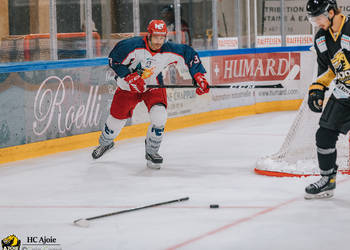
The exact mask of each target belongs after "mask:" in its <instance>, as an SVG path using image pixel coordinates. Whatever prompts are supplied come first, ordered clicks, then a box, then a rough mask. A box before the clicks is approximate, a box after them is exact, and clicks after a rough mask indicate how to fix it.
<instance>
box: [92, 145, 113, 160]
mask: <svg viewBox="0 0 350 250" xmlns="http://www.w3.org/2000/svg"><path fill="white" fill-rule="evenodd" d="M113 146H114V142H113V141H112V142H111V143H110V144H108V145H106V146H103V145H98V147H97V148H95V149H94V151H92V158H94V159H98V158H100V157H101V156H102V155H103V154H104V153H106V152H107V151H108V150H110V149H111V148H113Z"/></svg>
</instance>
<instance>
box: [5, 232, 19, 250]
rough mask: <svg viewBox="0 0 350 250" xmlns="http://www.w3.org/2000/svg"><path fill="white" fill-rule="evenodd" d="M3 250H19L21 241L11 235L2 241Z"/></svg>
mask: <svg viewBox="0 0 350 250" xmlns="http://www.w3.org/2000/svg"><path fill="white" fill-rule="evenodd" d="M1 246H2V250H19V249H20V247H21V241H20V240H19V239H18V238H17V237H16V236H15V235H14V234H12V235H10V236H8V237H6V238H5V239H3V240H2V241H1Z"/></svg>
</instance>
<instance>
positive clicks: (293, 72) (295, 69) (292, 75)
mask: <svg viewBox="0 0 350 250" xmlns="http://www.w3.org/2000/svg"><path fill="white" fill-rule="evenodd" d="M299 71H300V66H299V65H296V64H295V65H294V66H293V68H292V69H291V70H290V71H289V73H288V75H287V76H286V78H284V79H283V81H282V83H278V84H271V85H254V84H250V85H239V84H230V85H209V88H220V89H221V88H237V89H258V88H270V89H275V88H284V87H283V85H285V84H286V83H287V82H288V81H289V80H292V79H294V78H295V77H296V76H297V74H298V73H299ZM147 88H198V86H196V85H147Z"/></svg>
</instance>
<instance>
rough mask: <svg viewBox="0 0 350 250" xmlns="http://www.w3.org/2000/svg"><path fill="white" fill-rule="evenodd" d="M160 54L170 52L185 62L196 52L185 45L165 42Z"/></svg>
mask: <svg viewBox="0 0 350 250" xmlns="http://www.w3.org/2000/svg"><path fill="white" fill-rule="evenodd" d="M162 52H172V53H174V54H178V55H180V56H182V57H183V58H184V59H185V60H188V59H190V58H192V57H193V55H194V54H196V51H195V50H194V49H193V48H192V47H190V46H188V45H187V44H178V43H173V42H166V43H164V45H163V48H162Z"/></svg>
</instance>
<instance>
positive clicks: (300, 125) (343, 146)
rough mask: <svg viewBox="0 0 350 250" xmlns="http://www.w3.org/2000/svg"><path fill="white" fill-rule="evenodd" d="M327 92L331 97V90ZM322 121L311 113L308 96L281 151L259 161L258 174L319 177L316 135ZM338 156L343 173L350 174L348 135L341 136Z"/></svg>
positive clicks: (318, 114)
mask: <svg viewBox="0 0 350 250" xmlns="http://www.w3.org/2000/svg"><path fill="white" fill-rule="evenodd" d="M327 92H328V95H329V94H330V93H331V90H329V91H327ZM319 118H320V113H314V112H312V111H310V109H309V107H308V105H307V95H306V97H305V98H304V101H303V102H302V104H301V106H300V108H299V111H298V113H297V115H296V118H295V120H294V122H293V124H292V126H291V128H290V129H289V132H288V134H287V136H286V138H285V140H284V142H283V144H282V146H281V148H280V150H279V151H278V152H277V153H275V154H273V155H270V156H266V157H263V158H261V159H258V161H257V163H256V168H255V172H256V173H258V174H262V175H268V176H277V177H301V176H310V175H318V174H319V168H318V162H317V153H316V145H315V142H316V140H315V133H316V131H317V129H318V127H319V126H318V121H319ZM337 155H338V158H337V164H338V166H339V172H341V173H344V174H350V170H349V139H348V135H347V136H345V135H343V134H340V135H339V140H338V142H337Z"/></svg>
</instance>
